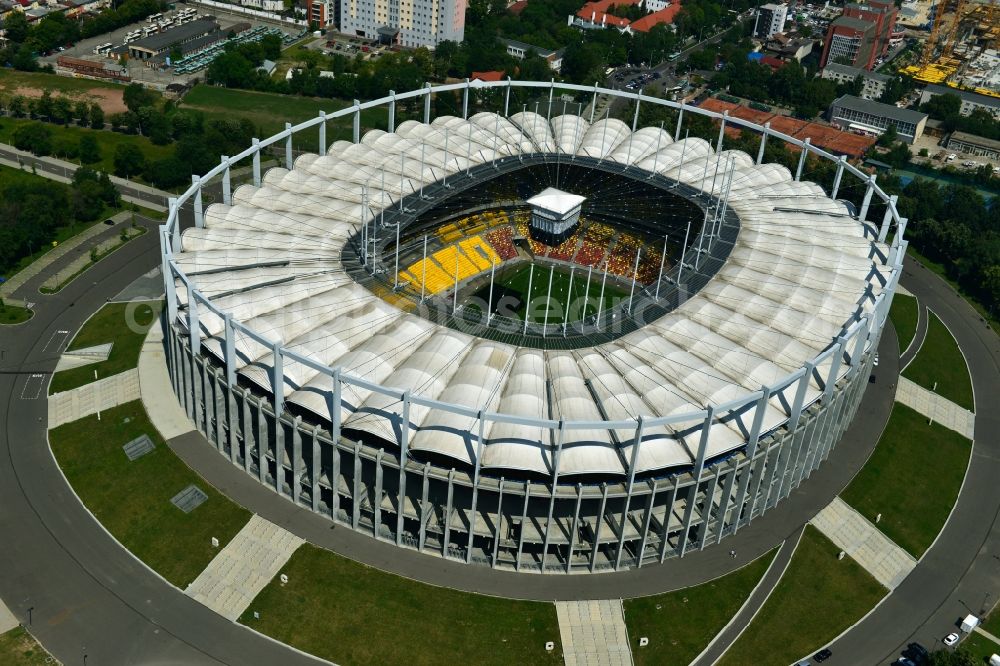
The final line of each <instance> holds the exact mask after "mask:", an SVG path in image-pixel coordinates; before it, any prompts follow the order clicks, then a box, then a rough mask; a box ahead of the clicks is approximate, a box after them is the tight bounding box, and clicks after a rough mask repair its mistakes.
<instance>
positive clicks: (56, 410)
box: [49, 368, 139, 428]
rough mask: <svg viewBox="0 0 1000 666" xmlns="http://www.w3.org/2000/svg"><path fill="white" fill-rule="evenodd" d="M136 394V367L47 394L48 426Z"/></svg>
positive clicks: (129, 399) (98, 409) (125, 400)
mask: <svg viewBox="0 0 1000 666" xmlns="http://www.w3.org/2000/svg"><path fill="white" fill-rule="evenodd" d="M138 397H139V372H138V371H137V370H136V369H134V368H133V369H132V370H126V371H125V372H122V373H119V374H117V375H112V376H110V377H105V378H104V379H99V380H97V381H96V382H93V383H91V384H86V385H84V386H81V387H79V388H75V389H72V390H70V391H63V392H62V393H56V394H54V395H51V396H49V428H56V427H58V426H61V425H63V424H64V423H72V422H73V421H77V420H79V419H82V418H83V417H85V416H90V415H91V414H96V413H97V412H101V411H105V410H108V409H111V408H112V407H116V406H118V405H122V404H125V403H126V402H131V401H133V400H136V399H137V398H138Z"/></svg>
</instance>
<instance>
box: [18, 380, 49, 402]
mask: <svg viewBox="0 0 1000 666" xmlns="http://www.w3.org/2000/svg"><path fill="white" fill-rule="evenodd" d="M44 380H45V375H31V376H30V377H28V380H27V381H26V382H24V388H22V389H21V400H38V396H39V395H41V393H42V387H43V386H44V384H45V381H44Z"/></svg>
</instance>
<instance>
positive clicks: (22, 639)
mask: <svg viewBox="0 0 1000 666" xmlns="http://www.w3.org/2000/svg"><path fill="white" fill-rule="evenodd" d="M51 659H52V657H50V656H49V653H48V652H46V651H45V648H43V647H42V646H41V645H39V644H38V641H36V640H35V638H34V636H32V635H31V634H29V633H28V632H27V631H25V630H24V628H23V627H15V628H14V629H11V630H10V631H8V632H6V633H3V634H0V664H3V665H4V666H42V665H43V664H51V663H54V662H53V661H51Z"/></svg>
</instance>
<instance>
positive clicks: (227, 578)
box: [184, 515, 303, 621]
mask: <svg viewBox="0 0 1000 666" xmlns="http://www.w3.org/2000/svg"><path fill="white" fill-rule="evenodd" d="M302 543H303V540H302V539H300V538H299V537H297V536H295V535H294V534H292V533H291V532H289V531H287V530H284V529H282V528H280V527H278V526H277V525H275V524H274V523H272V522H269V521H267V520H264V519H263V518H261V517H260V516H258V515H254V516H253V517H251V518H250V520H249V521H248V522H247V524H246V525H244V526H243V529H242V530H240V531H239V534H237V535H236V536H235V537H233V540H232V541H230V542H229V543H228V544H226V546H225V548H223V549H222V550H221V551H219V554H218V555H216V556H215V558H213V559H212V561H211V562H209V564H208V566H207V567H205V570H204V571H202V572H201V573H200V574H199V575H198V577H197V578H196V579H195V580H194V582H193V583H191V584H190V585H188V587H187V589H186V590H184V594H186V595H188V596H189V597H191V598H193V599H195V600H197V601H199V602H201V603H203V604H205V605H206V606H208V607H209V608H211V609H212V610H214V611H215V612H216V613H218V614H219V615H222V616H223V617H225V618H227V619H229V620H233V621H236V619H237V618H238V617H239V616H240V615H241V614H242V613H243V611H245V610H246V609H247V607H248V606H249V605H250V603H251V602H252V601H253V600H254V598H256V596H257V595H258V594H260V591H261V590H263V589H264V587H265V586H266V585H267V584H268V583H270V582H271V579H272V578H274V577H275V576H277V575H278V572H279V571H280V570H281V567H283V566H285V563H286V562H288V558H290V557H291V556H292V553H294V552H295V551H296V549H298V547H299V546H301V545H302Z"/></svg>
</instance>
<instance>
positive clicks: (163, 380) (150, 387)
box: [137, 320, 194, 440]
mask: <svg viewBox="0 0 1000 666" xmlns="http://www.w3.org/2000/svg"><path fill="white" fill-rule="evenodd" d="M137 370H138V373H139V394H140V397H141V398H142V406H143V407H144V408H145V409H146V414H148V415H149V421H150V423H152V424H153V427H154V428H156V431H157V432H158V433H160V434H161V435H162V436H163V439H166V440H171V439H173V438H174V437H178V436H179V435H183V434H185V433H189V432H191V431H192V430H194V424H193V423H191V420H190V419H189V418H188V415H187V412H185V411H184V409H183V408H182V407H181V406H180V403H178V402H177V396H176V395H174V390H173V387H172V386H171V385H170V375H169V374H167V355H166V352H165V351H164V349H163V327H162V325H161V323H160V321H159V320H157V321H156V322H154V323H153V327H152V328H151V329H150V330H149V334H148V335H147V336H146V339H145V340H144V341H143V343H142V349H141V350H140V351H139V365H138V368H137Z"/></svg>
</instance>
